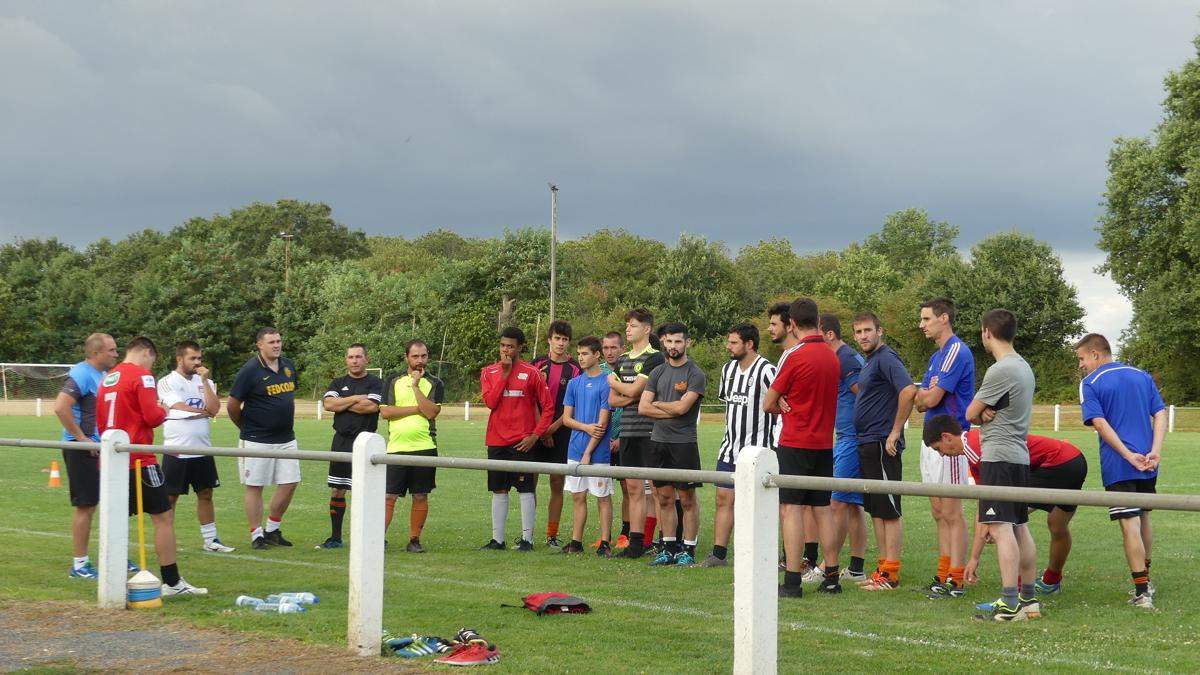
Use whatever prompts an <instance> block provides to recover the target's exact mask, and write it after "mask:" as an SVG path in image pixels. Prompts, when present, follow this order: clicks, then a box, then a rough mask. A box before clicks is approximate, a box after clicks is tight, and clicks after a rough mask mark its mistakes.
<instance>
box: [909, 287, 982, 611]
mask: <svg viewBox="0 0 1200 675" xmlns="http://www.w3.org/2000/svg"><path fill="white" fill-rule="evenodd" d="M954 311H955V310H954V302H952V301H951V300H950V299H949V298H934V299H932V300H927V301H925V302H923V303H921V319H920V327H921V331H922V332H923V333H924V334H925V337H926V338H928V339H930V340H933V342H934V343H935V344H936V345H937V347H938V350H937V351H936V352H934V354H933V356H931V357H929V367H928V368H926V369H925V376H924V377H923V378H922V379H921V388H920V389H918V390H917V398H916V401H915V403H916V407H917V410H919V411H921V412H924V413H925V421H926V422H928V421H929V420H930V419H932V418H933V417H934V416H935V415H943V414H944V415H950V416H952V417H953V418H954V419H956V420H958V423H959V424H961V425H962V428H963V429H968V430H969V429H970V428H971V423H970V422H969V421H968V420H967V407H968V406H969V405H971V401H972V400H973V399H974V397H975V355H974V354H972V353H971V349H970V347H968V346H967V344H966V343H965V342H963V341H962V340H961V339H959V337H958V336H957V335H955V334H954V325H953V324H954ZM920 463H921V482H922V483H940V484H944V485H966V484H967V483H968V476H969V472H968V470H967V462H966V459H964V458H963V457H962V456H957V457H946V456H943V455H941V454H939V453H938V452H936V451H935V450H933V448H930V447H929V446H927V445H925V444H922V445H921V457H920ZM929 506H930V512H931V514H932V515H933V520H934V522H935V523H936V524H937V532H938V563H937V573H936V575H935V578H934V580H933V583H931V584H930V585H929V592H930V593H938V594H942V593H945V594H948V595H954V596H955V597H960V596H961V593H960V591H961V590H962V587H963V579H962V574H963V567H964V566H965V565H966V559H967V521H966V520H965V519H963V510H962V500H961V499H952V498H950V497H930V498H929Z"/></svg>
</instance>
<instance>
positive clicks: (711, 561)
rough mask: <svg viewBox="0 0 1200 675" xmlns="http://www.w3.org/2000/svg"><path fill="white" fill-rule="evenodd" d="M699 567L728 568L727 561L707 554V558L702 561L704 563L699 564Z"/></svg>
mask: <svg viewBox="0 0 1200 675" xmlns="http://www.w3.org/2000/svg"><path fill="white" fill-rule="evenodd" d="M700 566H701V567H728V566H729V561H728V560H726V559H724V558H718V557H717V556H715V555H713V554H711V553H709V554H708V557H707V558H705V559H704V562H702V563H700Z"/></svg>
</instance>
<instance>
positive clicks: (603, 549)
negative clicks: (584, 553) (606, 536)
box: [596, 542, 613, 558]
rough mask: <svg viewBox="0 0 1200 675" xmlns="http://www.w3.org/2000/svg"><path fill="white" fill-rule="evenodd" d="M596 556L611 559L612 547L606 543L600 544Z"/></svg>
mask: <svg viewBox="0 0 1200 675" xmlns="http://www.w3.org/2000/svg"><path fill="white" fill-rule="evenodd" d="M596 555H597V556H599V557H601V558H611V557H612V556H613V550H612V547H611V546H609V545H608V544H606V543H604V542H600V546H599V548H597V549H596Z"/></svg>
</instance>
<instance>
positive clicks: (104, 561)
mask: <svg viewBox="0 0 1200 675" xmlns="http://www.w3.org/2000/svg"><path fill="white" fill-rule="evenodd" d="M128 442H129V434H127V433H125V432H124V431H121V430H120V429H109V430H108V431H106V432H104V435H103V436H102V437H101V438H100V509H99V511H100V559H99V563H100V564H99V566H98V567H99V572H100V581H99V587H98V588H97V590H96V601H97V603H98V604H99V605H100V607H101V608H104V609H123V608H124V607H125V581H126V580H127V579H128V578H129V572H128V570H127V569H126V567H125V565H126V563H127V562H128V561H129V455H127V454H117V451H116V450H115V448H114V446H115V445H116V444H117V443H128ZM76 452H84V451H82V450H78V451H76Z"/></svg>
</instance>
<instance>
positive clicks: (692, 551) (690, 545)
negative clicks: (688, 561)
mask: <svg viewBox="0 0 1200 675" xmlns="http://www.w3.org/2000/svg"><path fill="white" fill-rule="evenodd" d="M683 550H684V551H687V552H688V554H689V555H691V556H692V557H693V558H695V557H696V540H695V539H692V540H690V541H689V540H687V539H684V540H683Z"/></svg>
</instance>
